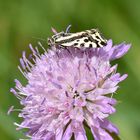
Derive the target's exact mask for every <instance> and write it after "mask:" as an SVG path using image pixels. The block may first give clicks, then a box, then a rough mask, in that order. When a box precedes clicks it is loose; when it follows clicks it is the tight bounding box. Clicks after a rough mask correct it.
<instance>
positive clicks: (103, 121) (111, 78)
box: [11, 40, 130, 140]
mask: <svg viewBox="0 0 140 140" xmlns="http://www.w3.org/2000/svg"><path fill="white" fill-rule="evenodd" d="M30 48H31V50H32V54H33V55H32V58H31V60H30V61H29V59H27V58H26V56H25V52H24V53H23V57H22V58H21V59H20V62H21V66H22V70H21V68H20V70H21V72H22V73H23V75H24V76H25V77H26V78H27V81H28V83H27V84H26V86H23V85H22V84H21V83H20V82H19V81H18V80H15V82H16V87H15V89H11V91H12V92H13V93H14V95H15V96H16V97H17V98H18V99H19V100H20V103H21V105H23V109H22V110H21V113H20V114H19V117H22V118H23V122H22V123H21V124H17V125H18V128H19V129H22V128H27V129H28V131H27V136H29V137H30V138H31V139H32V140H70V139H71V138H72V137H73V138H74V139H75V140H87V136H86V131H85V127H87V128H88V129H90V130H91V132H92V134H93V137H94V139H95V140H113V138H112V136H111V135H110V133H115V134H118V133H119V132H118V129H117V128H116V127H115V126H114V125H113V124H112V123H111V122H109V121H108V120H107V117H108V116H109V115H111V114H113V113H115V108H114V105H115V104H116V100H115V99H114V98H113V94H114V93H115V92H116V90H117V89H118V83H119V82H121V81H123V80H124V79H125V78H126V77H127V75H126V74H124V75H122V76H121V75H120V74H119V73H117V72H116V70H117V65H114V66H111V64H110V61H111V60H114V59H118V58H120V57H122V56H123V55H124V54H125V53H126V52H127V51H128V50H129V48H130V45H126V44H120V45H116V46H114V47H112V41H111V40H109V41H108V43H107V46H104V47H103V48H96V49H93V48H90V49H76V48H73V47H69V48H67V49H59V50H52V49H50V50H48V51H45V50H44V54H40V53H39V51H38V49H37V48H36V49H33V48H32V46H31V45H30Z"/></svg>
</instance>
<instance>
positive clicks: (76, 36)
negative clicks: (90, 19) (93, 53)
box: [48, 26, 107, 48]
mask: <svg viewBox="0 0 140 140" xmlns="http://www.w3.org/2000/svg"><path fill="white" fill-rule="evenodd" d="M70 27H71V26H68V27H67V29H66V32H60V33H56V34H55V35H53V36H52V37H51V38H49V39H48V45H49V46H59V47H60V48H67V47H71V46H73V47H75V48H99V47H103V46H106V45H107V40H106V39H105V38H104V37H103V36H102V34H101V33H100V32H99V30H98V29H91V30H85V31H81V32H77V33H70V32H69V29H70Z"/></svg>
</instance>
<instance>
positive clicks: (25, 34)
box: [0, 0, 140, 140]
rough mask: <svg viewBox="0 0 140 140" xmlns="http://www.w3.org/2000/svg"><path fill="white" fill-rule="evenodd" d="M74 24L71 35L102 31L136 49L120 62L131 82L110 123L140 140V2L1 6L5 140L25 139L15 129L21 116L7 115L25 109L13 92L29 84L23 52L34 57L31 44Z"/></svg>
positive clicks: (5, 1) (32, 0) (0, 0)
mask: <svg viewBox="0 0 140 140" xmlns="http://www.w3.org/2000/svg"><path fill="white" fill-rule="evenodd" d="M69 24H72V28H71V32H77V31H81V30H85V29H91V28H97V27H98V28H99V29H100V31H101V32H102V33H103V34H104V36H105V37H106V38H108V39H109V38H112V39H113V41H114V44H116V43H121V42H123V41H126V43H131V44H132V48H131V50H130V51H129V53H128V54H127V55H125V56H124V57H123V58H121V59H120V60H117V61H116V62H115V63H118V64H119V68H118V71H119V72H120V73H122V74H123V73H128V74H129V77H128V78H127V79H126V80H125V81H124V82H122V83H121V84H120V89H119V91H118V92H117V95H116V98H117V99H118V100H119V101H120V102H119V103H118V105H117V113H116V114H114V115H112V116H111V118H110V119H111V120H112V121H113V122H114V123H115V124H116V125H117V126H118V127H119V129H120V136H121V138H122V139H123V140H140V0H40V1H39V0H0V140H17V139H19V138H23V137H24V136H23V134H22V132H21V131H16V130H15V126H14V125H13V122H15V121H16V122H19V121H20V120H19V118H18V117H17V114H18V113H13V114H12V115H10V116H7V114H6V113H7V110H8V108H9V107H10V106H11V105H15V106H16V108H20V106H19V102H18V100H17V99H16V98H15V97H14V96H13V95H12V94H11V93H10V92H9V89H10V88H11V87H14V82H13V81H14V79H15V78H17V79H19V80H20V81H23V83H24V82H25V79H24V78H23V76H22V75H21V74H20V72H19V71H18V69H17V65H18V64H19V58H20V57H21V53H22V51H23V50H26V51H27V52H29V48H28V44H29V43H32V44H33V45H36V44H37V42H38V41H41V40H39V39H37V38H42V39H46V40H47V37H49V36H51V35H52V33H51V27H54V28H56V29H57V30H58V31H62V30H65V28H66V27H67V26H68V25H69ZM42 43H44V45H46V47H47V43H46V42H45V41H42Z"/></svg>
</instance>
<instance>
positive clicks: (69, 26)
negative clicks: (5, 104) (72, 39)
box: [66, 24, 72, 33]
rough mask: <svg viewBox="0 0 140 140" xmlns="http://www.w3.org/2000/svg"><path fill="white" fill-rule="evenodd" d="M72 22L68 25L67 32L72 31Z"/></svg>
mask: <svg viewBox="0 0 140 140" xmlns="http://www.w3.org/2000/svg"><path fill="white" fill-rule="evenodd" d="M71 26H72V25H71V24H70V25H68V27H67V28H66V33H69V32H70V28H71Z"/></svg>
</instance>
